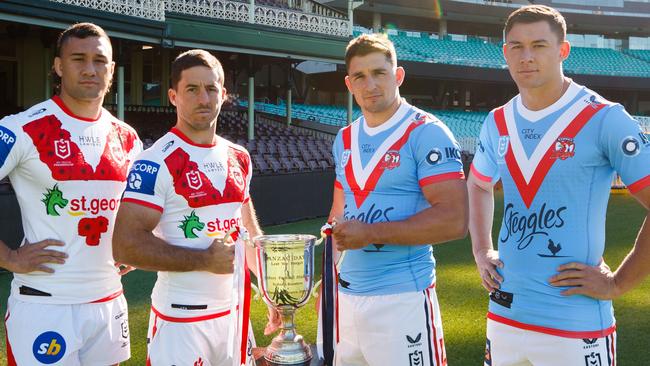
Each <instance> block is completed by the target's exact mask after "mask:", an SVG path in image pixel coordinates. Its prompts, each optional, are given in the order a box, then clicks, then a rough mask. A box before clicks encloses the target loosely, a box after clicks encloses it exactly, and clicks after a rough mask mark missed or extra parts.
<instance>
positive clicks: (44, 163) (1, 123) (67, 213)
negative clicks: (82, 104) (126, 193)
mask: <svg viewBox="0 0 650 366" xmlns="http://www.w3.org/2000/svg"><path fill="white" fill-rule="evenodd" d="M141 151H142V143H141V142H140V139H139V138H138V135H137V133H136V132H135V130H134V129H133V128H131V127H130V126H129V125H127V124H126V123H124V122H122V121H120V120H118V119H117V118H115V117H114V116H112V115H111V114H110V112H108V111H107V110H105V109H102V110H101V112H100V114H99V116H98V117H97V118H95V119H89V118H83V117H79V116H76V115H74V114H73V113H72V111H70V110H69V109H68V108H67V107H66V106H65V104H64V103H63V100H62V99H61V98H59V97H58V96H54V97H53V98H52V99H49V100H46V101H44V102H42V103H39V104H36V105H35V106H33V107H31V108H29V109H28V110H26V111H24V112H22V113H19V114H15V115H12V116H7V117H5V118H3V119H2V120H0V178H4V177H7V176H8V177H9V179H10V180H11V184H12V186H13V188H14V190H15V191H16V197H17V199H18V204H19V205H20V210H21V216H22V224H23V230H24V235H25V240H26V241H27V242H29V243H36V242H39V241H42V240H45V239H56V240H60V241H62V242H63V243H64V244H65V245H64V246H63V247H53V248H52V249H54V250H59V251H63V252H65V253H66V254H67V255H68V258H67V259H66V261H65V263H63V264H57V263H51V264H47V266H48V267H51V268H52V269H53V270H54V273H44V272H40V271H34V272H29V273H16V274H14V280H13V281H12V283H11V295H12V296H13V297H15V298H16V299H18V300H20V301H24V302H32V303H44V304H82V303H88V302H99V301H105V300H106V299H109V298H112V297H115V296H118V295H119V294H120V293H121V291H122V283H121V282H120V276H119V274H118V270H117V268H116V267H115V262H114V261H113V251H112V236H113V225H114V224H115V215H116V213H117V209H118V208H119V203H120V195H121V194H122V191H123V190H124V186H125V185H126V177H127V173H128V170H129V167H130V166H131V163H132V162H133V160H134V158H135V156H136V155H137V154H139V153H140V152H141Z"/></svg>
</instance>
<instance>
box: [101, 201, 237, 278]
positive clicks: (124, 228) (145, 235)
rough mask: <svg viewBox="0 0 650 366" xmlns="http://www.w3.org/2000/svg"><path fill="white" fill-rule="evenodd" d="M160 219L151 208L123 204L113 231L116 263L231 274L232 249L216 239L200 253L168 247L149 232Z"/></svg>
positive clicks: (179, 270)
mask: <svg viewBox="0 0 650 366" xmlns="http://www.w3.org/2000/svg"><path fill="white" fill-rule="evenodd" d="M160 216H161V213H160V212H158V211H156V210H154V209H151V208H148V207H143V206H140V205H137V204H134V203H130V202H122V204H121V205H120V209H119V211H118V213H117V218H116V221H115V229H114V232H113V257H114V258H115V260H116V261H117V262H120V263H124V264H129V265H132V266H134V267H137V268H140V269H145V270H149V271H176V272H188V271H208V272H212V273H217V274H223V273H232V271H233V258H234V248H233V247H227V246H225V245H224V244H223V243H222V242H220V241H216V240H215V241H214V242H213V243H212V245H210V247H208V248H207V249H203V250H199V249H191V248H183V247H179V246H175V245H171V244H169V243H167V242H166V241H164V240H162V239H160V238H158V237H156V236H155V235H153V233H152V231H153V229H154V228H155V227H156V225H158V222H159V221H160Z"/></svg>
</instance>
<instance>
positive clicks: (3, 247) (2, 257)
mask: <svg viewBox="0 0 650 366" xmlns="http://www.w3.org/2000/svg"><path fill="white" fill-rule="evenodd" d="M10 255H11V248H9V247H8V246H7V244H5V242H4V241H2V240H0V268H5V269H9V267H10V266H11V261H10V260H9V258H10Z"/></svg>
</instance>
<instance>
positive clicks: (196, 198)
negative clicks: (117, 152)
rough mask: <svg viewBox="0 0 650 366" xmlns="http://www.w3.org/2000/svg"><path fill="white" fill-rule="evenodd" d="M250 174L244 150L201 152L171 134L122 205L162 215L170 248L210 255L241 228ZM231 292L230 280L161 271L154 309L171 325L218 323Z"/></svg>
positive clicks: (140, 169) (142, 158) (133, 178)
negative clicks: (214, 319) (209, 319)
mask: <svg viewBox="0 0 650 366" xmlns="http://www.w3.org/2000/svg"><path fill="white" fill-rule="evenodd" d="M252 172H253V169H252V165H251V159H250V155H249V154H248V151H246V149H244V148H243V147H241V146H239V145H236V144H234V143H231V142H230V141H228V140H225V139H223V138H221V137H218V136H217V139H216V142H215V143H214V144H208V145H201V144H196V143H194V142H193V141H192V140H191V139H189V138H188V137H187V136H186V135H184V134H183V133H182V132H181V131H180V130H178V129H176V128H172V130H171V131H170V132H168V133H167V134H165V135H164V136H163V137H161V138H160V139H159V140H158V141H156V142H155V143H154V144H153V146H151V147H150V148H149V149H147V150H145V151H143V152H142V153H141V154H140V155H139V156H138V157H137V160H136V161H135V162H134V163H133V167H132V168H131V171H130V172H129V177H128V183H127V186H126V190H125V191H124V196H123V198H122V201H123V202H130V203H134V204H138V205H141V206H144V207H149V208H151V209H154V210H157V211H160V212H161V216H160V221H159V223H158V225H157V226H156V228H155V229H154V234H155V235H156V236H158V237H160V238H161V239H163V240H165V241H166V242H168V243H169V244H171V245H175V246H179V247H185V248H194V249H205V248H208V247H209V246H210V245H211V244H212V242H213V241H214V240H215V239H218V238H225V237H226V234H227V233H228V232H229V231H230V230H231V229H233V228H236V227H241V226H243V223H242V217H241V209H242V205H243V204H245V203H247V202H248V200H249V199H250V196H249V187H250V181H251V176H252ZM232 286H233V275H232V274H214V273H210V272H205V271H190V272H172V271H159V272H158V280H157V281H156V285H155V286H154V289H153V292H152V295H151V300H152V307H153V308H154V311H156V312H158V313H160V314H163V315H165V316H168V317H179V318H193V317H204V316H213V315H215V314H218V313H220V312H224V311H228V309H229V308H230V303H231V293H232Z"/></svg>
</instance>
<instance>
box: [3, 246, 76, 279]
mask: <svg viewBox="0 0 650 366" xmlns="http://www.w3.org/2000/svg"><path fill="white" fill-rule="evenodd" d="M64 245H65V243H63V242H62V241H59V240H54V239H46V240H43V241H39V242H37V243H34V244H31V243H29V242H28V241H27V240H25V244H24V245H23V246H21V247H20V248H18V249H15V250H9V251H8V255H7V258H6V263H5V265H4V267H5V268H6V269H8V270H9V271H11V272H14V273H29V272H36V271H40V272H45V273H54V270H53V269H52V268H50V267H48V266H46V265H45V264H46V263H56V264H63V263H65V260H66V258H68V255H67V254H66V253H64V252H60V251H58V250H54V249H47V248H48V247H50V246H56V247H62V246H64Z"/></svg>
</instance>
